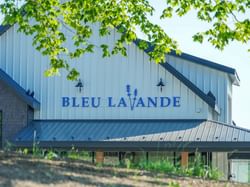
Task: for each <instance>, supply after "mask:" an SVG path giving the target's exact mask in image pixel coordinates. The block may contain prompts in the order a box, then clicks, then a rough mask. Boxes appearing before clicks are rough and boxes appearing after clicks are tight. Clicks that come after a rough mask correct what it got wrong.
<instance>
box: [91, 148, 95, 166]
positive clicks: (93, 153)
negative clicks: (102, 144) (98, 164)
mask: <svg viewBox="0 0 250 187" xmlns="http://www.w3.org/2000/svg"><path fill="white" fill-rule="evenodd" d="M91 156H92V164H94V163H95V152H94V151H93V152H92V153H91Z"/></svg>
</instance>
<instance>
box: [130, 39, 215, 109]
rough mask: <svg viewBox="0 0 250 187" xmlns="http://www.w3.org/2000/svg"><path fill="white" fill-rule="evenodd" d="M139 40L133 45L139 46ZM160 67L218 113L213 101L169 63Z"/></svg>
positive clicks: (148, 50) (147, 51)
mask: <svg viewBox="0 0 250 187" xmlns="http://www.w3.org/2000/svg"><path fill="white" fill-rule="evenodd" d="M139 42H140V40H139V39H138V40H136V41H135V42H134V43H135V44H136V45H139ZM150 51H152V49H151V47H150V48H148V49H146V50H145V52H146V53H149V52H150ZM160 65H161V66H162V67H164V68H165V69H166V70H167V71H168V72H170V73H171V74H172V75H174V76H175V77H176V78H177V79H178V80H180V81H181V82H182V83H183V84H184V85H186V86H187V87H188V88H189V89H190V90H192V91H193V92H194V93H195V94H196V95H197V96H199V97H200V98H201V99H202V100H203V101H204V102H205V103H207V104H208V105H209V106H210V107H212V108H213V109H214V110H215V111H216V112H217V113H220V111H219V108H218V106H217V105H216V102H215V100H214V99H212V98H211V97H209V96H208V95H207V94H206V93H204V92H203V91H202V90H201V89H200V88H198V87H197V86H196V85H195V84H194V83H192V82H191V81H190V80H189V79H188V78H186V77H185V76H184V75H183V74H182V73H180V72H179V71H178V70H176V69H175V68H174V67H173V66H172V65H170V63H168V62H165V63H160Z"/></svg>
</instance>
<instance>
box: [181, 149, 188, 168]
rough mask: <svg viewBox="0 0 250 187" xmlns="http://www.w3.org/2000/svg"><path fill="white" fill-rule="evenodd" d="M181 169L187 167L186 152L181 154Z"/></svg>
mask: <svg viewBox="0 0 250 187" xmlns="http://www.w3.org/2000/svg"><path fill="white" fill-rule="evenodd" d="M181 167H183V168H186V167H188V152H181Z"/></svg>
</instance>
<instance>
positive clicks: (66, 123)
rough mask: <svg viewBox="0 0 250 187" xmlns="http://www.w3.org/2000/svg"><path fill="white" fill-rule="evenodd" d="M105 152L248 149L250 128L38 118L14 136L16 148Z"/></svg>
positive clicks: (190, 122) (195, 122)
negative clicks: (34, 146) (73, 149)
mask: <svg viewBox="0 0 250 187" xmlns="http://www.w3.org/2000/svg"><path fill="white" fill-rule="evenodd" d="M34 136H35V141H36V142H38V143H39V145H38V146H39V147H41V148H43V147H45V148H50V147H54V148H71V147H72V146H74V147H75V148H82V149H86V150H95V149H99V150H107V151H119V150H122V151H125V150H129V151H132V150H137V151H146V150H152V151H158V150H190V151H195V150H196V149H199V150H200V151H202V150H205V151H236V150H238V151H250V146H249V144H250V131H249V130H247V129H243V128H239V127H235V126H230V125H227V124H223V123H218V122H215V121H207V120H200V119H197V120H78V121H77V120H44V121H43V120H41V121H33V122H32V123H31V124H29V125H28V126H27V127H26V128H24V129H23V130H22V131H20V132H19V133H18V134H17V135H16V136H15V137H14V139H13V143H14V145H16V146H18V147H32V145H33V140H34Z"/></svg>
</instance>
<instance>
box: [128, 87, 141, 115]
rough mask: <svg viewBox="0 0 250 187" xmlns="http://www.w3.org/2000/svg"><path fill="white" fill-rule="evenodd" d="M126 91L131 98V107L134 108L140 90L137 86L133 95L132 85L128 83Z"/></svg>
mask: <svg viewBox="0 0 250 187" xmlns="http://www.w3.org/2000/svg"><path fill="white" fill-rule="evenodd" d="M126 91H127V95H128V98H129V104H130V109H131V110H134V108H135V103H136V99H137V98H136V97H137V95H138V90H137V89H136V88H135V89H134V91H133V95H132V93H131V87H130V85H127V86H126Z"/></svg>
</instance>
